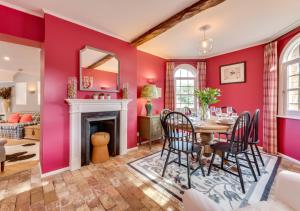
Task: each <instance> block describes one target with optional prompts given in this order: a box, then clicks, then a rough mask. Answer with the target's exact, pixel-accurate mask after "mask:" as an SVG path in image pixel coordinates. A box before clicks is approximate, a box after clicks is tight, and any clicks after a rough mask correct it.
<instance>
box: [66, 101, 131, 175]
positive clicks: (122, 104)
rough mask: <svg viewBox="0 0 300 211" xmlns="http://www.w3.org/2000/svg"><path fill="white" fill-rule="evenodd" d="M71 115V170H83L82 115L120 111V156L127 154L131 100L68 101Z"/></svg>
mask: <svg viewBox="0 0 300 211" xmlns="http://www.w3.org/2000/svg"><path fill="white" fill-rule="evenodd" d="M65 101H66V102H67V103H68V104H69V113H70V161H69V165H70V170H71V171H74V170H77V169H80V168H81V113H88V112H104V111H120V127H119V129H120V131H119V141H120V151H119V154H120V155H124V154H126V153H127V107H128V103H129V102H130V101H131V100H130V99H111V100H94V99H66V100H65Z"/></svg>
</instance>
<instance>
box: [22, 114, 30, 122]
mask: <svg viewBox="0 0 300 211" xmlns="http://www.w3.org/2000/svg"><path fill="white" fill-rule="evenodd" d="M20 122H32V115H31V114H24V115H22V117H21V119H20Z"/></svg>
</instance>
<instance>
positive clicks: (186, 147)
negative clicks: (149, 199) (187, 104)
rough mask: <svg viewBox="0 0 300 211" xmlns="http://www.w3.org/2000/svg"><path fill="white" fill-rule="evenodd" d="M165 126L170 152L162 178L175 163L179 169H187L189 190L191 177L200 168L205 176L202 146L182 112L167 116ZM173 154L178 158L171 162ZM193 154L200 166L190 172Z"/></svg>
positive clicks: (189, 121) (190, 123)
mask: <svg viewBox="0 0 300 211" xmlns="http://www.w3.org/2000/svg"><path fill="white" fill-rule="evenodd" d="M164 124H165V125H166V136H167V138H168V141H169V151H168V155H167V158H166V161H165V164H164V169H163V173H162V177H164V175H165V172H166V169H167V166H168V165H169V164H171V163H173V162H175V163H177V164H178V165H179V167H180V166H184V167H186V168H187V178H188V188H191V175H192V174H193V173H195V172H196V171H197V170H198V169H199V168H200V169H201V171H202V175H203V176H205V173H204V169H203V166H202V162H201V150H202V146H201V144H200V143H197V141H196V135H195V129H194V126H193V124H192V122H191V120H190V119H189V118H188V117H187V116H186V115H184V114H183V113H180V112H171V113H169V114H167V116H166V117H165V119H164ZM171 153H176V154H177V156H176V157H177V158H175V159H173V160H172V161H169V159H170V154H171ZM193 153H196V154H197V161H198V162H199V166H198V167H197V168H195V169H194V170H193V171H192V172H190V168H191V167H190V156H192V154H193ZM181 154H185V155H186V165H185V164H183V163H182V162H181Z"/></svg>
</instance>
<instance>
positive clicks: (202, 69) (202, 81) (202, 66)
mask: <svg viewBox="0 0 300 211" xmlns="http://www.w3.org/2000/svg"><path fill="white" fill-rule="evenodd" d="M197 71H198V75H199V89H204V88H205V87H206V62H197Z"/></svg>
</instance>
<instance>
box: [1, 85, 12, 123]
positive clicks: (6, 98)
mask: <svg viewBox="0 0 300 211" xmlns="http://www.w3.org/2000/svg"><path fill="white" fill-rule="evenodd" d="M0 97H1V98H2V111H3V113H4V114H5V120H6V119H7V116H8V114H9V112H10V97H11V87H4V88H1V89H0Z"/></svg>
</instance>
